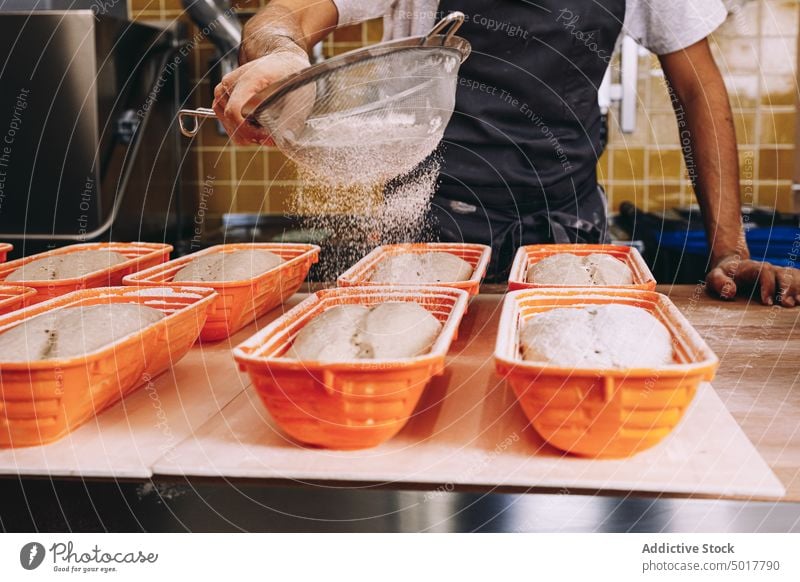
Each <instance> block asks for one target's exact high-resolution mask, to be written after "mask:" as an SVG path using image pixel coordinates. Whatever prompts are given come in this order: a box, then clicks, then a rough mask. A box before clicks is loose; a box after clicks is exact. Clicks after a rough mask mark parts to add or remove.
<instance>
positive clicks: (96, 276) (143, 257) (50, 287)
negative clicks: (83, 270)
mask: <svg viewBox="0 0 800 582" xmlns="http://www.w3.org/2000/svg"><path fill="white" fill-rule="evenodd" d="M96 250H110V251H114V252H117V253H119V254H121V255H123V256H125V257H127V259H128V260H127V261H125V262H123V263H120V264H119V265H114V266H113V267H109V268H106V269H102V270H100V271H95V272H94V273H89V274H87V275H83V276H82V277H73V278H69V279H55V280H52V281H14V282H13V283H12V284H15V285H22V286H24V287H30V288H32V289H35V290H36V294H35V295H32V296H31V297H30V298H29V299H28V301H27V304H33V303H39V302H40V301H47V300H48V299H52V298H53V297H58V296H60V295H64V294H65V293H70V292H71V291H78V290H80V289H96V288H98V287H113V286H115V285H121V284H122V278H123V277H124V276H125V275H129V274H130V273H134V272H136V271H140V270H142V269H146V268H148V267H152V266H153V265H158V264H159V263H163V262H164V261H166V260H167V259H168V258H169V253H170V252H171V251H172V246H170V245H166V244H159V243H144V242H131V243H86V244H77V245H70V246H66V247H61V248H58V249H53V250H52V251H47V252H44V253H39V254H37V255H30V256H27V257H25V258H24V259H17V260H15V261H9V262H8V263H3V264H0V284H2V282H3V281H4V280H5V278H6V277H8V276H9V275H10V274H11V272H12V271H15V270H16V269H19V268H20V267H21V266H22V265H24V264H26V263H29V262H31V261H33V260H36V259H41V258H42V257H50V256H54V255H66V254H69V253H75V252H78V251H96Z"/></svg>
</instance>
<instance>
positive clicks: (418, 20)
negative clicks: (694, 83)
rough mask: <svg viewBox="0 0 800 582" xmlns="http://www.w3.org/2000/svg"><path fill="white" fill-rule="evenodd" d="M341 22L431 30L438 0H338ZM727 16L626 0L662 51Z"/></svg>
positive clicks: (662, 1)
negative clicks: (375, 20) (372, 22)
mask: <svg viewBox="0 0 800 582" xmlns="http://www.w3.org/2000/svg"><path fill="white" fill-rule="evenodd" d="M333 2H334V4H336V7H337V8H338V10H339V26H346V25H348V24H355V23H357V22H363V21H365V20H370V19H372V18H379V17H383V18H384V40H390V39H393V38H400V37H403V36H417V35H422V34H425V33H427V32H428V31H429V30H430V28H431V27H432V26H433V24H434V20H435V17H436V9H437V6H438V5H439V2H438V0H333ZM727 15H728V11H727V10H726V8H725V4H724V3H723V0H627V2H626V6H625V22H624V23H623V28H622V30H623V32H624V33H625V34H628V35H630V36H631V37H633V38H634V39H635V40H636V41H637V42H638V43H639V44H641V45H642V46H643V47H645V48H646V49H648V50H650V51H651V52H653V53H655V54H657V55H664V54H668V53H672V52H675V51H679V50H681V49H684V48H686V47H687V46H690V45H692V44H694V43H696V42H697V41H699V40H702V39H704V38H705V37H707V36H708V35H709V34H711V33H712V32H714V30H716V29H717V27H718V26H719V25H720V24H722V22H723V21H724V20H725V18H726V17H727Z"/></svg>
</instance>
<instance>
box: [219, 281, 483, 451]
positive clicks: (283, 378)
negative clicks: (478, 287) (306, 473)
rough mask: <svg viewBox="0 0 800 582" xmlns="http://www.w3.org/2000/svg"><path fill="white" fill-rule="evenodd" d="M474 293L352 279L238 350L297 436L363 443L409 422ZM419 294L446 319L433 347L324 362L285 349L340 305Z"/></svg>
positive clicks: (312, 441)
mask: <svg viewBox="0 0 800 582" xmlns="http://www.w3.org/2000/svg"><path fill="white" fill-rule="evenodd" d="M468 299H469V296H468V294H467V292H466V291H463V290H461V289H450V288H435V287H416V288H398V287H347V288H342V289H330V290H327V291H320V292H318V293H316V294H314V295H312V296H311V297H309V298H307V299H306V300H304V301H303V302H301V303H300V304H299V305H297V307H295V308H294V309H292V310H290V311H288V312H287V313H286V314H285V315H283V316H282V317H280V318H278V319H276V320H275V321H274V322H272V323H271V324H269V325H268V326H267V327H265V328H264V329H263V330H261V331H260V332H259V333H257V334H256V335H254V336H253V337H251V338H249V339H248V340H246V341H245V342H243V343H241V344H239V345H238V346H237V347H236V348H235V349H234V350H233V356H234V358H236V361H237V362H239V367H240V368H241V369H242V370H245V371H247V373H248V374H249V375H250V378H251V379H252V381H253V384H254V386H255V388H256V390H257V391H258V395H259V396H260V397H261V400H262V401H263V402H264V405H265V406H266V408H267V410H268V411H269V413H270V414H271V415H272V417H273V418H274V419H275V421H276V422H277V423H278V425H279V426H280V427H281V428H282V429H283V430H284V431H285V432H286V433H287V434H288V435H290V436H291V437H293V438H294V439H296V440H298V441H300V442H302V443H305V444H308V445H314V446H318V447H326V448H331V449H362V448H367V447H374V446H376V445H379V444H380V443H382V442H385V441H387V440H388V439H390V438H392V437H393V436H394V435H395V434H397V433H398V432H399V431H400V429H402V428H403V426H405V424H406V422H407V421H408V419H409V417H410V416H411V414H412V412H413V411H414V408H415V407H416V405H417V402H418V401H419V398H420V396H421V395H422V391H423V390H424V389H425V386H426V385H427V384H428V381H429V380H430V379H431V378H432V377H433V376H435V375H439V374H441V373H442V372H443V371H444V359H445V355H446V354H447V350H448V349H449V348H450V343H451V342H452V341H453V340H454V339H455V337H456V335H457V332H458V325H459V323H460V321H461V318H462V316H463V315H464V312H465V310H466V307H467V301H468ZM386 301H409V302H416V303H419V304H420V305H422V306H423V307H424V308H425V309H427V310H428V311H430V312H431V313H432V314H433V315H434V316H436V318H437V319H438V320H439V321H441V322H442V331H441V333H440V334H439V337H438V338H437V339H436V341H435V343H434V344H433V346H432V348H431V350H430V351H429V352H428V353H426V354H424V355H421V356H417V357H414V358H404V359H398V360H354V361H348V362H336V363H324V362H315V361H299V360H294V359H291V358H286V357H284V354H285V353H286V351H287V350H288V349H289V347H290V346H291V344H292V342H293V341H294V339H295V337H296V336H297V334H298V332H299V331H300V330H301V329H302V328H303V326H305V325H306V324H308V322H310V321H311V320H312V319H314V318H315V317H316V316H318V315H320V314H321V313H322V312H324V311H325V310H326V309H330V308H331V307H333V306H336V305H347V304H359V305H366V306H372V305H377V304H379V303H383V302H386Z"/></svg>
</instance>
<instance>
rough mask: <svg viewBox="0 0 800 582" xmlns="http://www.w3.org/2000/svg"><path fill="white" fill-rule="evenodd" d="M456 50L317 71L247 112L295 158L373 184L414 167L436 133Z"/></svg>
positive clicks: (448, 105) (407, 53) (342, 179)
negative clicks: (281, 93)
mask: <svg viewBox="0 0 800 582" xmlns="http://www.w3.org/2000/svg"><path fill="white" fill-rule="evenodd" d="M460 62H461V59H460V54H459V53H458V51H456V50H454V49H447V48H444V47H442V48H439V49H429V48H428V49H420V48H408V49H403V50H394V51H392V52H390V53H387V54H385V55H380V56H377V57H375V58H371V59H369V60H368V61H366V62H357V63H353V64H351V65H348V66H344V67H340V68H337V69H335V70H334V71H331V72H329V73H326V74H322V75H319V76H318V77H316V78H315V79H313V80H311V81H310V82H308V83H305V84H303V85H300V86H298V87H295V88H293V89H291V90H289V91H287V92H286V93H285V94H283V95H282V96H280V97H278V98H274V99H273V100H271V102H270V103H269V105H267V106H262V107H259V109H257V110H256V111H255V112H254V113H253V114H252V117H253V118H254V119H255V120H256V121H257V122H258V123H259V124H261V125H263V126H264V127H266V128H267V129H268V130H269V132H270V133H271V134H272V136H273V139H274V140H275V143H276V145H277V146H278V147H279V148H280V149H281V150H283V151H284V152H285V153H286V154H287V155H288V156H289V157H291V158H292V159H293V160H294V161H295V162H297V163H298V164H300V165H302V166H303V167H304V168H305V169H307V170H310V171H311V172H313V173H314V174H317V175H318V176H320V177H325V178H326V179H328V180H330V181H333V182H337V183H347V182H362V183H374V182H378V181H386V180H389V179H391V178H393V177H395V176H398V175H401V174H404V173H407V172H409V171H410V170H412V169H413V168H414V167H415V166H417V165H418V164H419V163H420V162H421V161H422V160H424V159H425V158H426V157H428V156H429V155H430V154H431V153H432V152H433V150H434V149H435V148H436V146H437V145H438V143H439V142H440V141H441V139H442V135H443V134H444V129H445V127H446V126H447V122H448V121H449V119H450V116H451V115H452V112H453V107H454V104H455V103H454V102H455V90H456V82H457V71H458V65H459V63H460Z"/></svg>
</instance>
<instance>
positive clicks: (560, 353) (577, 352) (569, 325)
mask: <svg viewBox="0 0 800 582" xmlns="http://www.w3.org/2000/svg"><path fill="white" fill-rule="evenodd" d="M591 329H592V316H591V315H590V314H589V312H588V311H586V310H585V309H552V310H550V311H545V312H544V313H540V314H538V315H534V316H533V317H531V318H530V319H528V321H526V322H525V324H524V325H523V326H522V329H521V330H520V334H519V341H520V350H521V351H522V358H523V359H525V360H531V361H535V362H543V363H550V364H553V365H555V366H574V367H587V368H590V367H598V368H605V367H609V366H610V365H611V362H610V360H607V359H605V358H604V355H603V354H601V353H597V352H596V351H595V340H594V338H593V337H592V334H591V333H590V330H591Z"/></svg>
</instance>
